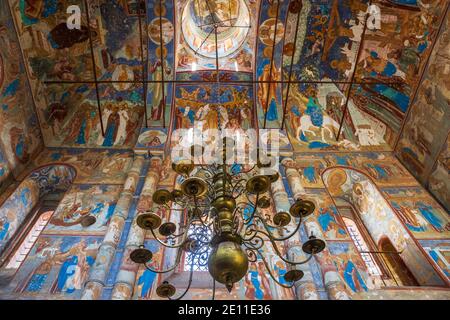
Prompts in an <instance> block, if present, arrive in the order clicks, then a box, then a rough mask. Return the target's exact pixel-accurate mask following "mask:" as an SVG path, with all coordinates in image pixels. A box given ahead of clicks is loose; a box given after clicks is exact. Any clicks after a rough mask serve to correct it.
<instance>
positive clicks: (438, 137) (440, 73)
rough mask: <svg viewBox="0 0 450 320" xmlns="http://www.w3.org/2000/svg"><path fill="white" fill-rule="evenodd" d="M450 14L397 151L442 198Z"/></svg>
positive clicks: (449, 102) (445, 189)
mask: <svg viewBox="0 0 450 320" xmlns="http://www.w3.org/2000/svg"><path fill="white" fill-rule="evenodd" d="M449 50H450V13H449V14H447V17H446V20H445V22H444V25H443V27H442V33H441V36H440V40H439V42H438V43H437V44H436V47H435V50H434V52H433V55H432V57H431V59H430V64H429V65H428V67H427V70H426V72H425V76H424V80H423V82H422V84H421V87H420V89H419V91H418V94H417V97H416V99H415V101H414V106H413V107H412V109H411V112H410V114H409V117H408V120H407V122H406V124H405V128H404V130H403V132H402V135H401V137H400V141H399V144H398V146H397V149H396V153H397V155H398V157H399V159H400V160H401V161H402V163H403V164H404V165H405V166H406V167H407V168H408V170H410V171H411V172H412V173H413V175H414V176H415V177H416V178H417V179H418V180H419V181H421V182H422V183H423V184H425V185H427V186H428V187H429V189H430V191H431V192H432V193H433V194H434V195H435V196H436V197H437V198H438V199H439V201H440V202H441V203H442V204H443V205H445V206H446V207H447V209H449V208H450V203H449V199H448V195H449V190H450V189H449V183H448V180H449V179H448V170H449V164H448V142H447V141H448V135H449V134H450V123H449V121H448V119H449V117H450V108H449V106H450V83H449V81H448V78H449V75H450V54H449Z"/></svg>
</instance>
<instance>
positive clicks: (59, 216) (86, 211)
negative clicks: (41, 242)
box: [44, 185, 121, 234]
mask: <svg viewBox="0 0 450 320" xmlns="http://www.w3.org/2000/svg"><path fill="white" fill-rule="evenodd" d="M120 189H121V186H105V185H97V186H96V185H77V186H73V187H72V188H71V189H70V190H69V191H68V192H67V193H66V195H65V196H64V198H63V199H62V200H61V203H60V204H59V206H58V208H57V209H56V211H55V214H54V215H53V217H52V219H51V220H50V222H49V225H48V227H47V229H46V230H45V231H44V233H45V232H49V233H51V234H73V233H76V234H83V233H88V234H104V233H105V232H106V227H107V226H108V223H109V220H110V218H111V216H112V214H113V213H114V209H115V207H116V203H117V199H118V197H119V192H120ZM88 215H89V216H93V217H95V218H96V222H95V223H94V224H93V225H92V226H89V227H87V228H84V227H83V226H81V225H80V222H81V220H82V219H83V218H84V217H86V216H88Z"/></svg>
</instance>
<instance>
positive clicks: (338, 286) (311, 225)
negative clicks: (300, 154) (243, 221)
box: [282, 158, 350, 300]
mask: <svg viewBox="0 0 450 320" xmlns="http://www.w3.org/2000/svg"><path fill="white" fill-rule="evenodd" d="M293 163H294V161H293V160H292V159H290V158H285V159H284V160H283V161H282V164H283V165H284V166H285V168H286V178H287V180H288V184H289V187H290V188H291V190H292V194H293V196H294V199H298V198H301V197H303V196H304V195H305V194H306V191H305V188H303V186H302V184H301V176H300V173H299V172H298V170H297V169H296V168H295V167H294V165H293ZM303 223H304V225H305V230H306V233H307V235H308V236H310V235H311V234H314V235H315V236H316V237H318V238H320V239H322V240H324V241H325V237H324V235H323V233H322V231H321V229H320V227H319V225H318V224H317V222H316V221H315V220H314V219H311V217H309V218H306V220H305V221H304V222H303ZM294 248H295V246H294V247H293V249H292V250H291V251H293V252H292V253H291V254H295V252H297V253H296V254H297V255H298V256H299V257H298V258H296V259H301V257H300V255H301V254H303V251H302V250H301V249H300V250H295V249H294ZM288 254H289V251H288ZM330 256H331V254H330V252H329V250H328V249H327V248H326V247H325V249H324V250H323V251H322V252H321V253H319V254H317V255H316V256H315V259H316V260H317V261H318V263H319V266H320V269H321V270H322V274H323V279H324V284H325V288H326V290H327V293H328V297H329V298H330V299H331V300H349V299H350V298H349V296H348V294H347V292H346V290H345V285H344V283H343V282H342V280H341V277H340V276H339V273H338V270H337V269H336V266H335V265H334V264H333V262H332V260H331V259H330ZM298 267H299V269H300V270H302V271H303V272H304V273H305V276H304V277H303V279H301V280H300V281H298V282H297V283H296V289H297V290H296V291H297V297H299V298H302V299H305V300H308V299H319V295H318V293H317V289H316V288H315V285H314V281H313V278H312V274H311V272H310V271H309V270H308V269H309V268H308V265H301V266H298ZM303 268H304V269H305V270H304V269H303ZM305 271H306V272H305Z"/></svg>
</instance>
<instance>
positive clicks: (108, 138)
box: [103, 110, 120, 147]
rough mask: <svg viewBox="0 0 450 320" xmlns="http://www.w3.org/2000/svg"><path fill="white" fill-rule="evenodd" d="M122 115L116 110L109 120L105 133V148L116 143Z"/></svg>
mask: <svg viewBox="0 0 450 320" xmlns="http://www.w3.org/2000/svg"><path fill="white" fill-rule="evenodd" d="M119 125H120V115H119V113H118V112H117V110H114V111H113V112H112V113H111V114H110V115H109V118H108V124H107V127H106V132H105V140H104V141H103V146H104V147H112V146H113V145H114V143H115V141H116V138H117V133H118V131H119Z"/></svg>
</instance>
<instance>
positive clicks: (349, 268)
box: [344, 261, 367, 292]
mask: <svg viewBox="0 0 450 320" xmlns="http://www.w3.org/2000/svg"><path fill="white" fill-rule="evenodd" d="M355 276H356V278H355ZM344 279H345V282H346V283H347V284H348V286H349V287H350V288H351V289H352V290H353V292H357V291H359V287H361V288H362V289H363V290H364V291H367V286H366V284H365V283H364V281H363V279H362V278H361V275H360V274H359V272H358V269H356V267H355V265H354V264H353V262H352V261H348V262H347V265H346V267H345V270H344Z"/></svg>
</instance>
